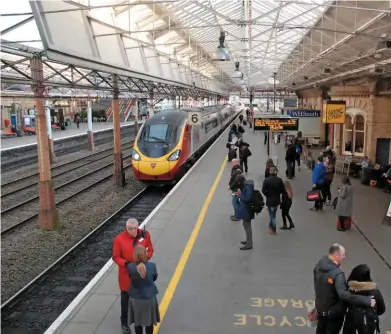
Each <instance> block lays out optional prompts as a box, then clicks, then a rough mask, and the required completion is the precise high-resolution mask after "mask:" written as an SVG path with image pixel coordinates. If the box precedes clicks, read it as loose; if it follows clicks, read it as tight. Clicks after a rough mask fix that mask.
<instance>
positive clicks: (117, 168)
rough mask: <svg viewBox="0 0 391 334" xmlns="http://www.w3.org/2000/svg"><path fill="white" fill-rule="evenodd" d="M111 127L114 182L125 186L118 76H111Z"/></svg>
mask: <svg viewBox="0 0 391 334" xmlns="http://www.w3.org/2000/svg"><path fill="white" fill-rule="evenodd" d="M113 86H114V93H113V125H114V129H113V131H114V182H115V184H116V185H117V186H121V187H124V186H125V172H124V165H123V155H122V152H121V123H120V114H119V99H118V95H119V90H118V76H117V74H114V76H113Z"/></svg>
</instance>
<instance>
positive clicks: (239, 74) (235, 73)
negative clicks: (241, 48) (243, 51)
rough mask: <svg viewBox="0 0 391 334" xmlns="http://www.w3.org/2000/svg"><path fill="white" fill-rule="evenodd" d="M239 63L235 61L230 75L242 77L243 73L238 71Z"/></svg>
mask: <svg viewBox="0 0 391 334" xmlns="http://www.w3.org/2000/svg"><path fill="white" fill-rule="evenodd" d="M239 65H240V63H239V62H238V61H237V62H235V72H234V74H233V75H232V76H233V77H234V78H242V77H243V73H242V72H240V71H239Z"/></svg>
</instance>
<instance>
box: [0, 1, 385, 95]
mask: <svg viewBox="0 0 391 334" xmlns="http://www.w3.org/2000/svg"><path fill="white" fill-rule="evenodd" d="M390 13H391V11H390V1H389V0H388V1H326V0H312V1H295V0H292V1H283V0H262V1H261V0H243V1H236V0H230V1H226V0H154V1H153V0H145V1H143V0H139V1H136V0H77V1H31V2H28V1H27V0H18V1H7V2H5V3H4V4H3V5H2V6H1V15H2V17H1V26H0V29H1V35H2V54H1V60H2V76H3V82H4V83H5V84H6V85H7V86H4V87H3V88H4V89H8V88H9V87H11V89H15V87H16V86H15V84H17V85H19V86H20V85H26V84H28V83H29V78H28V66H29V57H30V56H31V54H32V53H39V52H41V53H42V55H43V56H44V60H45V63H44V68H45V72H46V73H47V77H49V79H48V82H47V84H48V85H50V87H52V89H60V88H61V89H67V88H68V89H72V90H74V89H85V90H89V91H99V92H102V91H104V92H105V94H106V93H107V94H109V93H110V91H111V83H110V79H111V75H112V74H113V73H114V74H118V75H121V76H122V77H121V80H120V82H121V91H122V92H123V93H124V94H125V93H126V94H132V95H133V96H138V95H140V94H141V95H148V93H149V92H150V91H151V90H152V91H154V92H155V94H162V95H164V94H168V95H176V94H177V95H183V94H190V91H192V90H194V89H197V92H198V94H200V95H202V94H207V93H208V94H209V93H210V94H220V95H222V94H226V93H227V92H229V91H231V92H232V91H241V92H242V93H243V92H244V93H246V94H249V92H251V91H254V90H255V91H256V90H260V89H268V88H271V87H273V86H274V84H276V86H277V87H278V88H293V89H298V88H305V87H311V86H314V85H327V84H328V83H332V82H334V81H342V80H345V79H349V78H351V77H357V76H362V75H374V76H383V77H384V76H389V74H390V71H391V51H390V50H391V48H390V42H387V40H390V39H391V36H389V35H390V34H391V16H390V15H389V14H390ZM42 51H43V52H42ZM26 75H27V76H26ZM97 83H99V84H97ZM102 85H103V86H102Z"/></svg>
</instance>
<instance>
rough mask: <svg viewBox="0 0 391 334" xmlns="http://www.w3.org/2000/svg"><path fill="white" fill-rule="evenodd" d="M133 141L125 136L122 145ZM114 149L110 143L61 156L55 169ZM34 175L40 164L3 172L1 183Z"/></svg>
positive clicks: (57, 159)
mask: <svg viewBox="0 0 391 334" xmlns="http://www.w3.org/2000/svg"><path fill="white" fill-rule="evenodd" d="M133 139H134V136H131V137H129V136H124V137H123V138H121V143H122V144H123V143H125V142H129V141H130V140H133ZM113 147H114V146H113V142H109V143H105V144H101V145H98V146H95V150H94V151H89V150H88V149H87V148H86V149H84V150H80V151H79V152H77V153H75V152H74V153H69V154H66V155H62V156H59V157H56V162H55V163H54V164H53V167H56V166H58V165H61V164H63V163H67V162H71V161H74V160H77V159H80V158H83V157H88V156H90V155H92V154H94V153H96V152H101V151H104V150H107V149H109V148H113ZM34 173H38V164H37V163H32V164H31V165H28V166H25V167H22V168H20V169H17V170H13V171H6V172H2V173H1V183H2V184H3V183H7V182H10V181H13V180H15V179H17V178H18V177H21V176H26V175H30V174H34Z"/></svg>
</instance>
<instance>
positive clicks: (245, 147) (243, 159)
mask: <svg viewBox="0 0 391 334" xmlns="http://www.w3.org/2000/svg"><path fill="white" fill-rule="evenodd" d="M236 146H237V147H238V148H239V160H240V169H241V170H242V171H243V172H245V173H246V174H247V173H248V160H247V159H248V158H249V157H250V156H251V155H252V153H251V151H250V149H249V147H250V144H248V143H246V142H245V141H243V139H242V138H240V139H239V140H238V141H237V142H236Z"/></svg>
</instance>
